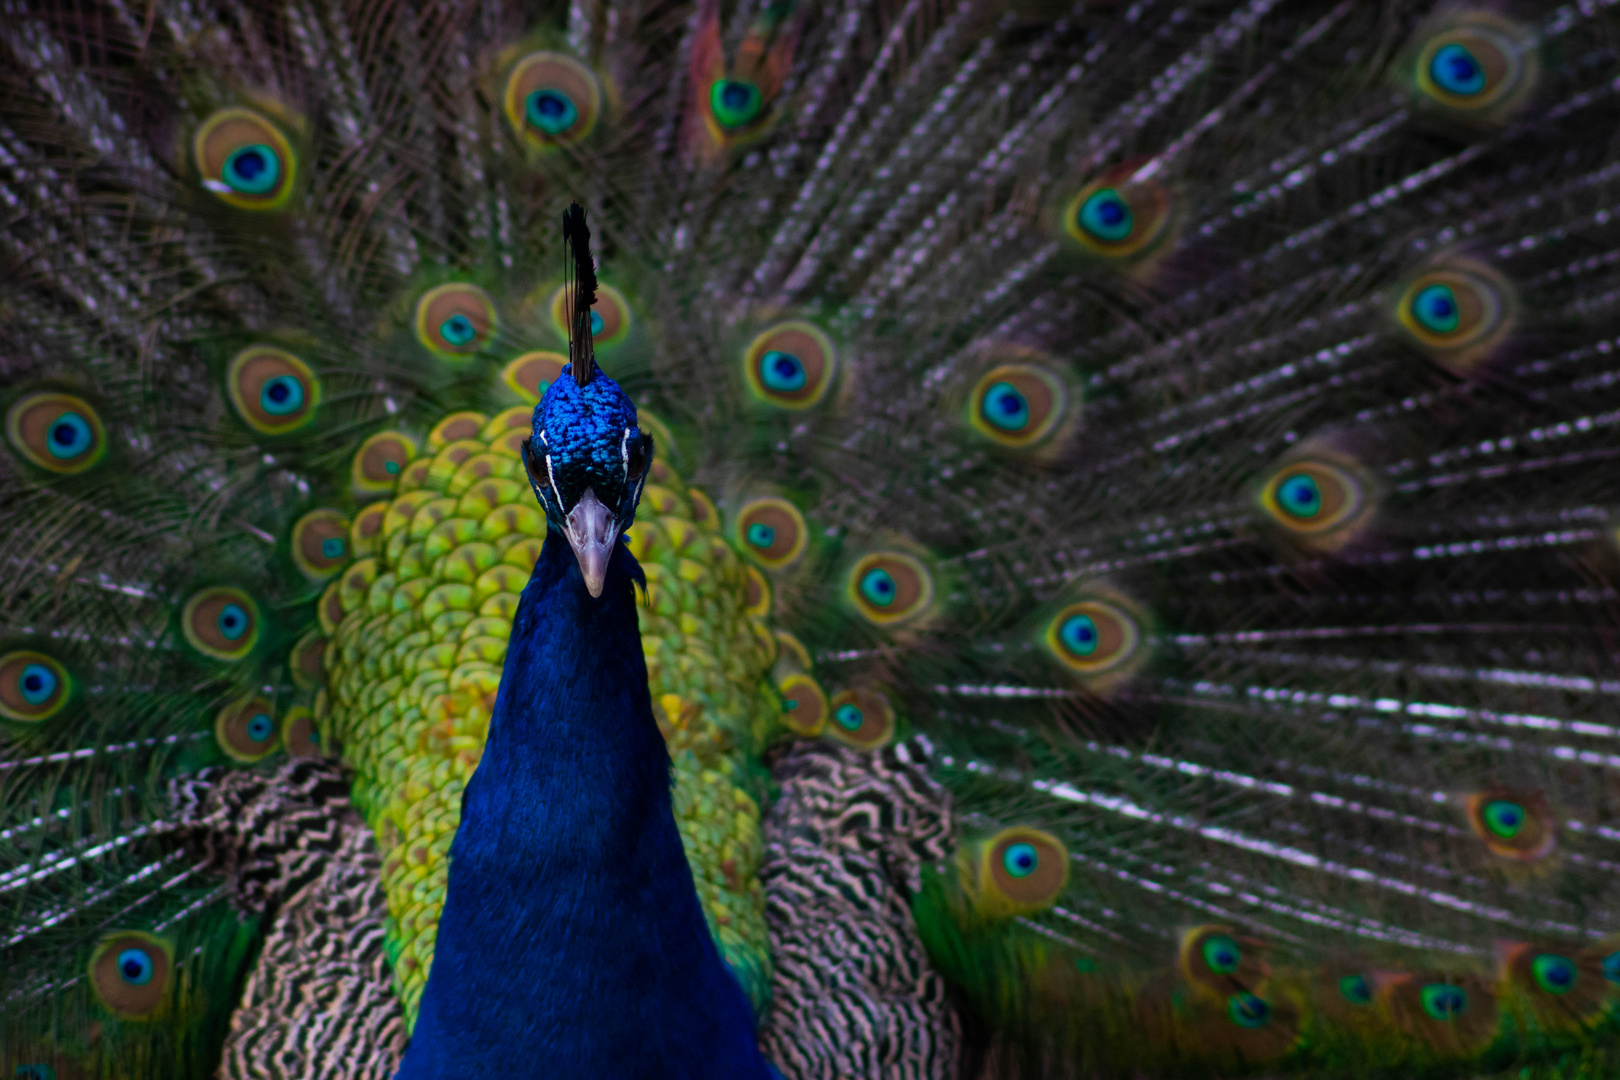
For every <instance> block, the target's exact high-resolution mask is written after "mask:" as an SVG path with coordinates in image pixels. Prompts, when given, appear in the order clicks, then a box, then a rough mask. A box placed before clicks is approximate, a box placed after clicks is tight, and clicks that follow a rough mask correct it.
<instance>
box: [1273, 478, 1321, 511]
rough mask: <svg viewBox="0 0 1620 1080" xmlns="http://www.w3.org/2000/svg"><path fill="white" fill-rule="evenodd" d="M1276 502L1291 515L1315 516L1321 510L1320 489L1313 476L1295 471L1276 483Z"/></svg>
mask: <svg viewBox="0 0 1620 1080" xmlns="http://www.w3.org/2000/svg"><path fill="white" fill-rule="evenodd" d="M1277 502H1278V503H1279V504H1280V505H1281V506H1282V508H1283V510H1284V512H1286V513H1287V514H1289V515H1290V516H1292V517H1297V518H1311V517H1315V516H1316V515H1317V514H1319V513H1321V512H1322V490H1321V488H1320V487H1318V486H1317V483H1316V480H1315V478H1313V477H1311V476H1310V475H1308V474H1306V473H1295V474H1294V475H1293V476H1290V477H1287V478H1286V479H1284V480H1283V482H1282V483H1281V484H1278V485H1277Z"/></svg>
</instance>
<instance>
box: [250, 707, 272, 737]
mask: <svg viewBox="0 0 1620 1080" xmlns="http://www.w3.org/2000/svg"><path fill="white" fill-rule="evenodd" d="M275 733H276V722H275V721H274V720H272V719H270V717H269V715H268V714H266V713H254V714H253V719H251V720H249V721H248V725H247V734H248V738H250V739H252V740H253V741H254V742H268V741H269V740H270V736H272V735H274V734H275Z"/></svg>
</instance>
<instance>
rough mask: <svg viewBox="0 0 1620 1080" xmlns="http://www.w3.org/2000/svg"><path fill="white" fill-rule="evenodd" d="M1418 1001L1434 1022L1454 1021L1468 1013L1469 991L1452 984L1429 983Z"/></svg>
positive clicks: (1421, 992) (1419, 995)
mask: <svg viewBox="0 0 1620 1080" xmlns="http://www.w3.org/2000/svg"><path fill="white" fill-rule="evenodd" d="M1418 1001H1419V1002H1420V1003H1421V1004H1422V1005H1423V1011H1424V1012H1425V1013H1427V1014H1428V1015H1429V1018H1430V1019H1433V1020H1440V1021H1452V1020H1455V1019H1457V1018H1458V1017H1459V1016H1461V1015H1463V1013H1465V1012H1467V1011H1468V991H1466V990H1464V989H1463V988H1462V987H1460V986H1453V985H1452V984H1451V983H1438V982H1437V983H1429V984H1428V985H1426V986H1425V987H1423V989H1422V990H1420V991H1419V992H1418Z"/></svg>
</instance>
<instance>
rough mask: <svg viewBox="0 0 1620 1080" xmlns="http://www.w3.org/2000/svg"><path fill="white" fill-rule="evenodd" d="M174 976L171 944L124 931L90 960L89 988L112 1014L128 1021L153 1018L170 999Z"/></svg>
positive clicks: (103, 944)
mask: <svg viewBox="0 0 1620 1080" xmlns="http://www.w3.org/2000/svg"><path fill="white" fill-rule="evenodd" d="M173 972H174V957H173V954H172V953H171V951H170V948H169V944H168V942H166V941H163V940H162V939H161V938H156V937H153V936H152V935H151V934H143V933H141V932H139V931H136V930H125V931H121V932H118V933H115V934H112V935H109V936H108V937H105V938H103V939H102V940H101V943H100V944H99V945H97V946H96V950H95V952H94V953H92V954H91V956H90V985H91V986H92V987H93V988H94V989H95V992H96V997H97V998H99V999H100V1001H101V1003H102V1005H104V1006H105V1007H106V1008H107V1009H108V1010H109V1011H110V1012H112V1013H115V1014H116V1015H118V1016H120V1017H123V1018H124V1019H126V1020H140V1019H143V1018H146V1017H149V1016H151V1015H152V1014H153V1013H154V1012H156V1011H157V1010H158V1007H159V1006H160V1005H162V1004H163V1002H164V1000H165V999H166V998H167V997H168V992H169V981H170V979H171V977H172V975H173Z"/></svg>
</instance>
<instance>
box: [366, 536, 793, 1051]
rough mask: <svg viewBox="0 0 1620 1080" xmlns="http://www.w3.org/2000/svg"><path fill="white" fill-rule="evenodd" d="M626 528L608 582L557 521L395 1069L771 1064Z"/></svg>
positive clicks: (515, 639)
mask: <svg viewBox="0 0 1620 1080" xmlns="http://www.w3.org/2000/svg"><path fill="white" fill-rule="evenodd" d="M636 572H637V568H636V566H635V561H634V559H632V558H631V556H630V555H629V553H628V552H626V551H625V550H624V548H623V546H622V545H620V546H619V548H618V549H617V551H616V552H615V554H614V557H613V563H612V566H611V568H610V570H609V574H608V578H607V583H606V588H605V589H604V591H603V595H602V596H601V598H600V599H599V600H592V599H591V598H590V596H589V595H588V594H587V593H586V591H585V589H584V586H583V584H582V582H581V580H580V575H579V571H578V569H577V567H576V566H575V563H574V558H573V556H572V554H571V553H570V552H569V549H568V545H567V544H566V543H563V542H562V541H561V539H560V538H558V537H552V538H551V539H550V540H549V541H548V542H547V544H546V546H545V549H544V552H543V553H542V555H541V557H540V561H539V564H538V565H537V566H536V567H535V572H534V575H533V577H532V578H531V579H530V581H529V585H528V588H527V589H525V590H524V593H523V598H522V601H521V603H520V604H519V606H518V612H517V616H516V618H515V620H514V622H513V626H512V641H511V645H510V647H509V649H508V651H507V656H506V667H505V671H504V673H503V675H502V679H501V688H500V693H499V696H498V697H497V699H496V703H495V710H494V715H493V718H492V720H491V722H490V731H489V741H488V744H487V745H486V747H485V750H484V757H483V760H482V762H481V763H480V765H479V766H478V770H477V772H476V773H475V775H474V776H473V779H472V781H471V783H469V784H468V786H467V792H466V795H465V798H464V799H463V803H462V817H461V826H460V828H459V829H458V830H457V832H456V837H455V841H454V843H453V844H452V846H451V849H450V882H449V888H448V892H447V896H446V900H445V907H444V913H443V916H442V918H441V919H440V922H439V931H438V940H437V944H436V947H435V952H434V960H433V969H432V972H431V975H430V977H429V980H428V984H427V988H426V990H425V992H424V993H423V996H422V1006H421V1012H420V1015H419V1017H418V1020H417V1024H416V1030H415V1033H414V1035H413V1037H412V1040H411V1045H410V1047H409V1049H408V1050H407V1052H406V1055H405V1061H404V1064H403V1065H402V1067H401V1068H400V1071H399V1074H398V1077H399V1080H428V1078H434V1080H440V1078H451V1077H468V1078H472V1077H476V1078H478V1080H489V1078H490V1077H501V1078H502V1080H520V1078H526V1077H534V1078H546V1080H555V1078H563V1077H575V1076H577V1077H582V1078H583V1077H590V1078H592V1080H614V1078H625V1080H630V1078H642V1077H646V1078H649V1080H651V1078H658V1080H731V1078H738V1080H765V1077H766V1076H767V1075H768V1074H767V1071H766V1066H765V1064H764V1061H763V1059H762V1058H761V1057H760V1055H759V1052H758V1050H757V1049H756V1048H755V1044H754V1033H753V1025H752V1018H751V1016H750V1010H749V1006H748V1004H747V1000H746V998H745V997H744V996H743V993H742V991H741V989H740V987H739V986H738V985H737V983H736V981H735V980H734V979H733V978H732V976H731V974H730V972H729V971H728V970H727V969H726V967H725V964H724V962H723V961H722V960H721V959H720V955H719V953H718V951H717V950H716V948H715V946H714V943H713V941H712V939H711V938H710V937H709V933H708V930H707V928H706V926H705V924H704V920H703V914H702V911H701V909H700V907H699V905H698V899H697V894H696V892H695V890H694V889H693V885H692V875H691V870H690V869H689V868H688V866H687V863H686V858H685V854H684V852H683V851H682V848H681V840H680V834H679V833H678V831H677V830H676V828H675V821H674V817H673V815H672V813H671V810H670V781H669V758H668V753H667V751H666V750H665V748H664V745H663V739H662V737H661V736H660V735H659V732H658V728H657V725H656V724H655V722H654V720H653V716H652V705H651V700H650V698H649V694H648V690H647V669H646V664H645V661H644V660H643V658H642V655H641V643H640V637H639V633H638V628H637V622H636V612H635V604H634V597H633V594H632V584H631V581H632V575H633V574H635V573H636Z"/></svg>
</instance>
